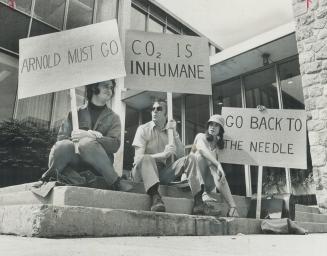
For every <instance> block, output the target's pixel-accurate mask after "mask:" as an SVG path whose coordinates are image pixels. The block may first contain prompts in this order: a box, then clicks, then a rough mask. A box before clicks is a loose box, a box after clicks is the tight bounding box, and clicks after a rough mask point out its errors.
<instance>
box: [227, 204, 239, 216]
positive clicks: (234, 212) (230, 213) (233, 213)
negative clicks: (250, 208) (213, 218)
mask: <svg viewBox="0 0 327 256" xmlns="http://www.w3.org/2000/svg"><path fill="white" fill-rule="evenodd" d="M227 217H234V218H238V217H239V214H238V212H237V209H236V207H231V208H229V210H228V212H227Z"/></svg>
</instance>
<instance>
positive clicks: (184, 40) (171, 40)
mask: <svg viewBox="0 0 327 256" xmlns="http://www.w3.org/2000/svg"><path fill="white" fill-rule="evenodd" d="M125 53H126V58H125V67H126V72H127V77H126V78H125V87H126V88H131V89H136V90H148V91H160V92H175V93H193V94H207V95H211V94H212V91H211V74H210V66H209V46H208V41H207V40H206V39H205V38H201V37H193V36H181V35H171V34H159V33H149V32H141V31H128V32H127V34H126V52H125Z"/></svg>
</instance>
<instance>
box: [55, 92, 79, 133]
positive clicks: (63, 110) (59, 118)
mask: <svg viewBox="0 0 327 256" xmlns="http://www.w3.org/2000/svg"><path fill="white" fill-rule="evenodd" d="M75 93H76V104H77V107H79V106H81V105H83V104H84V103H85V86H81V87H77V88H75ZM70 110H71V106H70V92H69V90H64V91H60V92H56V93H55V97H54V109H53V110H52V127H51V128H53V129H55V130H58V129H59V127H60V125H61V124H62V122H63V121H64V120H65V119H66V118H67V115H68V112H69V111H70Z"/></svg>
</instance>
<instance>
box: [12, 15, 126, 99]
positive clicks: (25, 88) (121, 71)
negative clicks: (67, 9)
mask: <svg viewBox="0 0 327 256" xmlns="http://www.w3.org/2000/svg"><path fill="white" fill-rule="evenodd" d="M19 53H20V54H19V79H18V98H19V99H22V98H26V97H31V96H35V95H40V94H45V93H51V92H56V91H62V90H65V89H69V88H75V87H79V86H82V85H87V84H91V83H95V82H100V81H105V80H109V79H113V78H118V77H123V76H125V75H126V72H125V67H124V59H123V55H122V49H121V45H120V40H119V34H118V28H117V22H116V20H110V21H106V22H101V23H97V24H93V25H89V26H84V27H80V28H75V29H71V30H66V31H62V32H57V33H52V34H47V35H41V36H36V37H31V38H26V39H21V40H19Z"/></svg>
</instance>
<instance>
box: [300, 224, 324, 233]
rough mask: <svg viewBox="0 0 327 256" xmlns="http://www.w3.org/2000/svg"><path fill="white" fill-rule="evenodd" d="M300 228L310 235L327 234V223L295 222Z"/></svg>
mask: <svg viewBox="0 0 327 256" xmlns="http://www.w3.org/2000/svg"><path fill="white" fill-rule="evenodd" d="M295 223H296V224H298V225H299V226H300V227H302V228H304V229H306V230H308V232H309V233H311V234H312V233H327V224H326V223H313V222H301V221H295Z"/></svg>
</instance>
